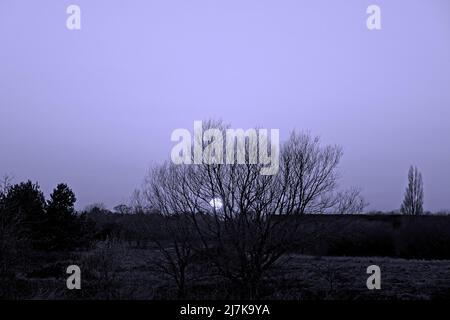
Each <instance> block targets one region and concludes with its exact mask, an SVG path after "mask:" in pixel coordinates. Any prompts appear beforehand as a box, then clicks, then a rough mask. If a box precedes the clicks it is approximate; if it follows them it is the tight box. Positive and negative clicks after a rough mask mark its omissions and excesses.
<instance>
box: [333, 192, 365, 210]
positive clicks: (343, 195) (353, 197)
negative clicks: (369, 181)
mask: <svg viewBox="0 0 450 320" xmlns="http://www.w3.org/2000/svg"><path fill="white" fill-rule="evenodd" d="M337 198H338V202H337V205H336V213H337V214H359V213H362V212H363V211H364V209H365V208H366V207H367V206H368V203H367V202H366V201H365V200H364V198H363V197H362V195H361V189H359V188H350V189H348V190H345V191H344V192H339V193H338V197H337Z"/></svg>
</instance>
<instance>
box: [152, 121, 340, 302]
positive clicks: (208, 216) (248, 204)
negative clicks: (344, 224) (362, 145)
mask: <svg viewBox="0 0 450 320" xmlns="http://www.w3.org/2000/svg"><path fill="white" fill-rule="evenodd" d="M206 127H214V128H220V129H221V131H222V133H223V134H224V135H225V129H226V128H227V126H225V125H223V124H222V123H220V122H219V123H217V122H208V123H207V124H206ZM199 143H200V144H201V145H202V146H203V148H204V147H205V144H206V143H205V141H204V140H203V139H202V141H200V142H199ZM227 143H228V142H227ZM241 147H242V146H241ZM245 147H246V159H250V151H252V150H251V149H250V148H252V144H251V143H249V141H248V139H247V143H246V144H245ZM235 148H238V146H237V144H236V145H235ZM253 148H258V146H257V145H256V146H255V145H253ZM269 148H270V147H269ZM271 150H272V149H271ZM253 151H255V150H253ZM234 155H235V156H236V152H235V153H234ZM341 156H342V151H341V148H340V147H338V146H325V147H322V146H321V145H320V141H319V139H318V138H312V137H311V136H310V135H308V134H304V133H302V134H298V133H295V132H294V133H292V134H291V136H290V138H289V140H288V141H287V142H286V143H285V144H284V145H283V146H282V148H281V151H280V160H281V161H280V170H279V172H278V174H276V175H261V174H260V172H261V167H262V165H261V164H250V163H245V164H237V163H231V164H220V163H214V164H204V163H203V164H192V165H184V164H181V165H175V164H173V163H165V164H164V165H162V166H159V167H156V168H154V169H153V170H152V171H151V172H150V174H149V176H148V177H147V179H146V182H145V186H144V194H145V195H146V198H147V200H148V201H149V203H150V204H151V206H152V207H153V208H155V209H156V210H158V211H159V212H162V213H163V214H165V215H167V216H177V215H180V214H183V215H185V216H187V217H190V219H189V221H190V223H191V225H192V227H193V228H192V230H194V231H195V234H196V236H195V237H193V238H191V241H189V242H182V241H179V240H176V238H173V239H172V242H173V243H176V244H177V245H179V246H180V245H181V246H182V249H184V250H186V249H187V248H185V247H183V246H190V247H191V248H192V250H190V251H189V252H192V251H193V250H194V251H201V253H202V254H203V255H205V256H206V257H207V259H208V260H209V261H211V262H212V263H213V265H214V266H215V267H216V269H217V271H218V272H219V273H220V274H221V275H222V276H224V277H226V278H228V279H229V280H231V281H232V282H233V283H235V284H236V285H237V286H238V287H239V289H240V293H241V297H244V298H251V299H252V298H257V297H259V296H260V292H259V289H260V286H261V283H262V281H263V279H264V277H265V276H266V275H267V273H268V271H269V270H270V269H271V268H272V267H273V266H274V265H275V264H276V263H277V262H279V261H280V258H281V257H282V256H283V255H285V254H286V253H288V252H289V251H290V250H291V249H292V248H293V246H294V245H295V243H296V239H298V238H299V232H298V231H299V224H300V219H299V217H300V216H301V215H303V214H306V213H323V212H325V211H326V210H329V209H331V208H333V207H335V206H336V204H337V203H338V198H337V193H336V192H335V189H336V187H337V184H336V181H337V178H338V175H337V172H336V171H337V165H338V163H339V160H340V158H341ZM217 203H219V204H220V205H216V204H217ZM183 223H184V225H185V226H186V225H187V224H188V222H187V221H183ZM173 234H175V233H173ZM180 249H181V248H180ZM179 260H180V261H179V262H181V261H182V260H183V259H179Z"/></svg>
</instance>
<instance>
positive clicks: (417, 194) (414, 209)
mask: <svg viewBox="0 0 450 320" xmlns="http://www.w3.org/2000/svg"><path fill="white" fill-rule="evenodd" d="M400 211H401V212H402V213H403V214H408V215H420V214H422V213H423V182H422V174H421V173H420V172H419V170H418V169H417V167H413V166H411V167H410V168H409V172H408V186H407V187H406V191H405V198H404V199H403V203H402V206H401V208H400Z"/></svg>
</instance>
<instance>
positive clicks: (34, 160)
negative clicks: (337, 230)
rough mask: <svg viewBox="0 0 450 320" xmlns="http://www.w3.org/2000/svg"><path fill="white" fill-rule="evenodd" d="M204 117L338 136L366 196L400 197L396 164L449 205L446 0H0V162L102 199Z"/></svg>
mask: <svg viewBox="0 0 450 320" xmlns="http://www.w3.org/2000/svg"><path fill="white" fill-rule="evenodd" d="M70 4H77V5H79V6H80V7H81V11H82V30H80V31H69V30H68V29H66V18H67V14H66V12H65V11H66V7H67V6H68V5H70ZM370 4H377V5H379V6H380V7H381V10H382V11H381V13H382V30H379V31H369V30H368V29H367V28H366V17H367V14H366V8H367V6H368V5H370ZM210 117H215V118H222V119H223V120H225V121H226V122H229V123H231V125H232V126H233V127H234V128H239V127H241V128H249V127H252V126H255V125H259V126H261V127H265V128H269V129H270V128H279V129H280V130H281V132H280V133H281V136H282V138H283V137H286V136H287V134H288V132H289V130H291V129H294V128H297V129H301V130H308V131H310V132H311V133H312V134H314V135H316V134H317V135H320V136H321V137H322V139H323V141H324V142H326V143H337V144H340V145H342V146H343V147H344V152H345V154H344V158H343V160H342V163H341V166H340V171H341V173H342V176H343V179H342V180H341V182H342V185H343V186H351V185H355V186H360V187H362V188H363V190H364V196H365V198H366V200H367V201H369V202H370V203H371V205H370V209H382V210H387V209H397V208H399V206H400V202H401V200H402V196H403V192H404V188H405V185H406V178H407V171H408V167H409V165H410V164H414V165H417V166H418V167H419V169H420V170H421V171H422V173H423V176H424V183H425V208H426V209H428V210H439V209H442V208H450V125H449V122H450V1H448V0H421V1H418V0H397V1H378V0H372V1H364V0H359V1H356V0H352V1H349V0H339V1H337V0H328V1H322V0H319V1H318V0H309V1H300V0H276V1H275V0H153V1H149V0H145V1H144V0H140V1H138V0H130V1H123V0H72V1H62V0H53V1H49V0H39V1H35V0H28V1H22V0H0V150H1V151H0V152H1V153H0V175H1V174H4V173H8V174H11V175H13V176H14V177H15V181H16V182H18V181H21V180H24V179H28V178H29V179H32V180H33V181H39V183H40V184H41V186H42V189H43V190H44V191H45V193H46V194H48V193H49V192H50V191H51V189H52V188H53V187H54V186H55V185H56V184H57V183H58V182H66V183H68V184H69V185H70V186H71V187H72V188H73V189H74V191H75V193H76V195H77V197H78V200H79V201H78V205H77V207H79V208H83V207H84V206H85V205H87V204H90V203H94V202H104V203H105V204H106V205H107V206H108V207H112V206H114V205H117V204H119V203H121V202H127V201H128V198H129V196H130V194H131V192H132V190H133V189H134V188H136V187H139V185H140V183H141V181H142V179H143V176H144V175H145V173H146V171H147V168H148V167H149V165H150V164H151V163H155V162H160V161H162V160H164V159H166V158H168V156H169V153H170V149H171V147H172V146H173V145H174V143H172V142H171V141H170V134H171V132H172V130H174V129H176V128H180V127H181V128H188V129H190V130H192V126H193V121H194V120H202V119H207V118H210Z"/></svg>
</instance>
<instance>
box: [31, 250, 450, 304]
mask: <svg viewBox="0 0 450 320" xmlns="http://www.w3.org/2000/svg"><path fill="white" fill-rule="evenodd" d="M156 254H158V251H157V250H156V249H154V248H148V249H137V248H131V247H128V246H126V245H125V244H118V245H117V244H116V245H114V246H112V247H106V246H101V247H99V248H97V249H95V250H93V251H89V252H82V253H77V254H74V255H72V256H71V257H70V258H69V259H67V260H65V261H64V262H61V261H59V262H58V266H59V269H58V270H59V271H58V272H55V273H53V275H49V274H48V273H43V274H42V275H41V276H36V275H34V276H33V277H32V278H31V281H32V283H33V286H32V287H33V288H34V290H33V295H31V296H30V298H35V299H77V298H83V299H158V300H160V299H174V298H175V297H176V288H175V286H174V285H173V282H172V281H171V279H170V278H169V277H168V276H164V275H161V274H158V273H156V272H154V271H152V268H151V260H152V258H153V257H154V256H155V255H156ZM64 264H67V265H70V264H77V265H79V266H80V268H81V270H82V290H80V291H69V290H67V289H66V288H65V279H66V276H67V275H66V274H65V270H61V269H63V268H61V267H60V266H62V265H64ZM372 264H375V265H378V266H379V267H380V268H381V289H380V290H368V289H367V287H366V280H367V278H368V277H369V274H367V273H366V269H367V267H368V266H369V265H372ZM41 268H42V269H49V266H48V265H43V266H41ZM50 269H51V268H50ZM37 274H39V272H38V273H37ZM205 274H206V270H205ZM29 280H30V279H29ZM188 292H189V296H188V297H187V298H188V299H227V298H234V297H235V296H234V295H233V287H232V286H230V285H229V284H227V283H226V281H225V280H223V279H221V278H219V277H217V276H212V275H211V276H210V277H209V278H208V277H207V278H203V279H202V280H197V281H192V282H190V283H188ZM261 298H262V299H269V300H271V299H275V300H278V299H280V300H324V299H326V300H368V299H370V300H372V299H375V300H387V299H389V300H391V299H401V300H429V299H450V261H448V260H439V261H422V260H404V259H392V258H380V257H364V258H362V257H312V256H303V255H291V256H289V257H286V259H283V261H280V263H279V265H278V266H277V267H276V268H274V271H273V272H272V273H271V274H270V275H269V276H268V277H267V278H265V279H264V283H263V287H262V289H261Z"/></svg>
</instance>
